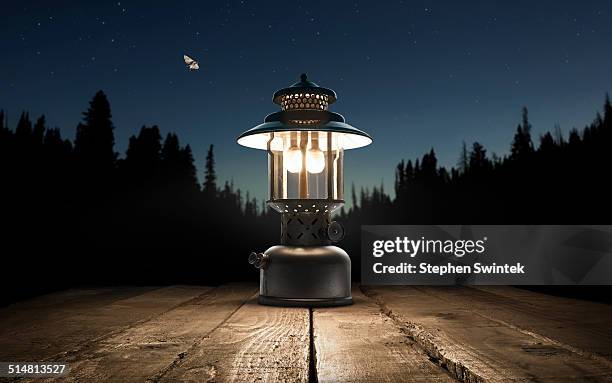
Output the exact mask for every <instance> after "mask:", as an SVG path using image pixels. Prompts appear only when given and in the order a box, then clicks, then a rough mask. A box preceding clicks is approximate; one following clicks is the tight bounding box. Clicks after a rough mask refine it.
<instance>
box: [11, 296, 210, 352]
mask: <svg viewBox="0 0 612 383" xmlns="http://www.w3.org/2000/svg"><path fill="white" fill-rule="evenodd" d="M209 289H210V288H208V287H190V286H172V287H165V288H151V287H149V288H142V287H130V288H113V289H99V290H96V291H91V290H76V291H68V292H62V293H58V294H50V295H46V296H43V297H40V298H38V299H34V300H32V301H25V302H22V303H19V304H15V305H11V306H8V307H6V308H4V309H2V310H0V360H2V361H43V360H46V359H49V358H53V357H55V356H59V357H60V358H61V354H62V353H64V352H66V351H69V350H73V349H75V348H78V347H79V346H80V345H82V344H84V343H86V342H88V341H91V340H93V339H96V338H98V337H101V336H104V335H105V334H109V333H112V332H113V331H117V330H119V329H121V328H123V327H125V326H128V325H130V324H133V323H136V322H138V321H141V320H145V319H148V318H150V317H151V316H154V315H158V314H160V313H162V312H164V311H166V310H168V309H170V308H172V307H175V306H177V305H179V304H180V303H182V302H185V301H187V300H189V299H192V298H194V297H196V296H198V295H200V294H203V293H204V292H206V291H208V290H209Z"/></svg>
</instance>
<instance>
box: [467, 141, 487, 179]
mask: <svg viewBox="0 0 612 383" xmlns="http://www.w3.org/2000/svg"><path fill="white" fill-rule="evenodd" d="M488 161H489V160H488V159H487V151H486V149H485V148H484V146H482V145H481V144H480V143H479V142H474V144H472V151H471V152H470V162H469V168H470V171H474V172H482V171H483V170H486V169H487V168H488V165H489V163H488Z"/></svg>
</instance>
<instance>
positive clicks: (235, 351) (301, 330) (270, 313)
mask: <svg viewBox="0 0 612 383" xmlns="http://www.w3.org/2000/svg"><path fill="white" fill-rule="evenodd" d="M309 319H310V317H309V311H308V309H305V308H281V307H269V306H261V305H258V304H257V302H256V300H255V299H253V300H251V301H249V302H248V303H247V304H245V305H244V306H242V307H241V308H240V310H238V311H237V312H236V313H235V314H234V315H232V317H231V318H229V319H228V320H227V321H226V322H225V323H224V324H223V325H222V326H220V327H219V328H218V329H216V330H215V331H213V333H212V334H210V336H209V337H208V338H207V339H205V340H204V341H203V342H202V343H200V344H198V345H197V346H196V347H194V348H193V349H192V350H190V351H189V352H188V354H187V355H186V356H185V358H184V359H183V360H182V361H180V362H179V363H177V364H176V365H175V366H174V368H172V369H170V370H168V371H167V373H166V374H165V375H164V376H163V377H162V379H161V381H162V382H307V381H308V367H309V335H310V334H309V321H310V320H309Z"/></svg>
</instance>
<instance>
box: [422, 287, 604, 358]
mask: <svg viewBox="0 0 612 383" xmlns="http://www.w3.org/2000/svg"><path fill="white" fill-rule="evenodd" d="M419 289H421V290H422V291H424V292H426V293H428V294H432V295H435V296H437V297H439V298H441V299H443V300H446V301H448V302H453V303H454V304H457V305H463V306H465V307H467V308H469V309H470V310H471V311H473V312H476V313H478V314H480V315H483V316H485V317H487V318H489V319H492V320H496V321H502V322H503V323H505V324H507V325H509V326H513V327H516V328H517V329H519V330H521V331H525V332H529V333H532V334H533V335H534V336H542V337H544V338H545V339H548V340H551V341H553V342H555V343H557V345H561V346H562V347H565V348H567V349H568V350H571V351H574V352H577V353H580V354H583V355H587V356H590V357H594V358H596V357H597V356H599V357H601V358H604V359H607V360H610V358H611V357H612V306H610V305H605V304H601V303H594V302H588V301H581V300H576V299H569V298H561V297H554V296H550V295H546V294H538V293H534V292H531V291H527V290H521V289H517V288H514V287H507V286H482V287H477V288H469V287H439V288H438V287H425V286H423V287H419ZM610 365H611V366H612V362H611V363H610Z"/></svg>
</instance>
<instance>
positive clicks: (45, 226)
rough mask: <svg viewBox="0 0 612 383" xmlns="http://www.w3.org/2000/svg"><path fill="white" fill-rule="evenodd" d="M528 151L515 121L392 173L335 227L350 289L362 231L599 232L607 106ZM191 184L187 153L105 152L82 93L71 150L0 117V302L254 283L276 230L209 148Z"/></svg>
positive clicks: (175, 146) (155, 144)
mask: <svg viewBox="0 0 612 383" xmlns="http://www.w3.org/2000/svg"><path fill="white" fill-rule="evenodd" d="M533 141H534V139H533V138H532V126H531V123H530V121H529V115H528V111H527V109H526V108H525V109H523V112H522V120H521V122H520V123H519V124H518V126H517V128H516V132H515V134H514V138H513V141H512V143H511V144H510V148H509V149H510V150H509V154H508V155H506V156H503V157H499V156H496V155H489V154H488V153H487V150H486V149H485V147H484V146H483V145H482V144H480V143H478V142H474V143H472V144H471V145H469V147H468V145H467V144H465V143H464V144H463V147H462V148H461V150H460V155H459V160H458V163H457V165H456V166H454V167H451V168H446V167H443V166H439V165H438V161H437V158H436V154H435V152H434V150H433V149H431V150H430V151H429V152H427V153H425V154H424V155H423V156H422V157H421V158H417V159H414V160H408V161H405V160H402V161H401V162H400V163H399V164H398V165H397V167H396V169H395V188H394V189H395V190H394V192H395V196H393V197H392V196H391V195H390V194H389V193H388V192H386V191H385V190H384V188H383V186H382V185H381V186H377V187H373V188H372V189H371V190H370V189H368V188H362V189H361V190H360V191H359V193H357V191H356V190H355V187H354V186H353V187H352V190H351V195H350V198H351V200H352V205H351V208H350V209H348V210H345V209H342V210H341V211H340V212H339V214H337V217H336V219H337V220H339V221H341V222H342V223H343V224H344V225H345V226H346V227H347V233H348V234H347V237H346V239H345V240H344V242H343V243H341V246H342V247H344V248H345V249H347V251H348V252H349V254H350V255H351V257H352V259H353V272H354V278H355V279H356V280H358V278H359V260H360V257H359V251H360V249H359V247H360V245H359V234H360V226H361V225H362V224H510V223H516V224H525V223H529V224H536V223H560V224H562V223H592V224H597V223H606V220H607V219H608V217H610V212H611V209H612V205H611V204H610V195H612V194H611V192H610V186H609V182H608V178H609V175H610V169H611V165H612V106H611V104H610V99H609V97H608V96H606V98H605V102H604V106H603V114H600V113H597V115H596V117H595V119H594V121H593V122H592V123H591V124H589V125H588V126H586V127H585V128H584V129H583V130H582V131H578V130H577V129H573V130H571V131H570V132H569V135H568V137H567V138H566V137H564V136H563V134H562V133H561V129H560V128H559V127H558V126H556V127H555V128H554V130H553V131H552V132H548V133H546V134H544V135H542V136H541V137H539V140H538V141H539V142H538V143H537V144H536V143H534V142H533ZM203 168H204V169H203V174H202V177H201V178H202V179H203V182H202V183H201V184H199V183H198V177H197V168H196V166H195V163H194V158H193V155H192V151H191V148H190V146H189V145H183V144H181V142H180V140H179V137H178V136H177V135H176V134H174V133H168V134H167V135H166V136H165V137H162V136H161V133H160V129H159V127H157V126H143V127H142V128H141V129H140V131H139V132H138V134H137V135H134V136H132V137H130V139H129V144H128V148H127V150H126V152H125V155H124V156H123V157H120V156H119V154H118V153H117V152H116V151H115V139H114V126H113V123H112V114H111V108H110V104H109V102H108V99H107V97H106V96H105V94H104V93H103V92H102V91H99V92H98V93H96V94H95V96H94V97H93V98H92V100H91V101H90V103H89V107H88V109H87V110H86V111H85V112H84V113H83V120H82V122H80V123H79V124H78V126H77V129H76V136H75V138H74V140H69V139H66V138H64V137H62V135H61V132H60V130H59V129H57V128H49V127H48V126H47V124H46V121H45V118H44V116H41V117H39V118H37V119H36V120H35V121H34V122H32V120H31V119H30V116H29V114H28V113H27V112H23V113H22V114H21V116H20V118H19V121H18V122H17V125H16V127H15V128H14V129H11V128H10V127H9V126H8V123H7V121H6V116H5V115H4V113H3V112H0V206H1V210H2V228H1V230H2V234H1V237H2V242H1V244H0V249H2V254H3V255H4V257H3V260H4V261H5V264H4V266H5V269H6V270H11V271H10V272H9V273H8V277H7V278H5V279H4V280H3V282H2V291H3V293H4V298H3V300H5V301H6V300H12V299H18V298H19V297H22V296H25V295H29V294H33V293H37V292H41V291H49V290H52V289H57V288H63V287H66V286H73V285H78V284H81V285H82V284H122V283H123V284H170V283H202V284H215V283H223V282H227V281H231V280H245V279H250V280H256V279H257V272H255V270H254V269H252V268H251V266H250V265H248V264H247V262H246V258H247V255H248V253H249V252H250V251H253V250H258V251H261V250H264V249H266V248H267V247H268V246H271V245H273V244H276V243H278V238H279V226H280V225H279V217H278V214H277V213H274V212H271V211H270V210H269V209H267V208H266V207H265V203H264V201H260V202H258V201H257V200H256V199H254V198H252V197H251V196H250V195H249V193H248V192H246V193H243V192H242V191H241V190H239V189H235V188H234V186H233V185H232V183H231V182H225V183H223V185H220V184H218V180H217V175H216V172H215V158H214V148H213V146H212V145H211V146H210V147H209V150H208V153H207V156H206V161H205V163H204V166H203Z"/></svg>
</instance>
